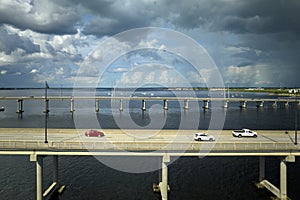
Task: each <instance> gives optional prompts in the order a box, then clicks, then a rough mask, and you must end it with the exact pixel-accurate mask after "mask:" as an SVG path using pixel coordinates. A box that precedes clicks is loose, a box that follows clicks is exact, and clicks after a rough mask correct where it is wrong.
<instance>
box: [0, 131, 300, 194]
mask: <svg viewBox="0 0 300 200" xmlns="http://www.w3.org/2000/svg"><path fill="white" fill-rule="evenodd" d="M84 131H85V130H79V129H78V130H77V129H48V143H44V129H39V128H36V129H32V128H28V129H18V128H8V129H7V128H0V148H1V151H0V154H1V155H28V156H29V157H30V161H32V162H35V163H36V199H37V200H42V199H44V198H45V197H46V196H47V195H48V194H50V193H51V191H53V190H54V189H55V188H57V187H58V186H59V180H58V173H59V172H58V156H75V155H76V156H77V155H79V156H91V155H93V156H134V157H145V156H146V157H147V156H155V157H161V158H162V166H161V170H162V177H161V180H159V183H158V184H154V187H153V190H155V191H159V192H160V193H161V197H162V199H163V200H166V199H168V191H169V190H170V188H169V186H168V163H169V162H170V159H171V157H178V156H198V157H199V156H200V157H201V156H256V157H258V158H259V179H258V184H257V186H258V187H264V188H267V189H268V190H270V191H271V192H272V193H273V194H274V195H275V196H276V197H277V198H279V199H288V197H287V166H286V163H287V162H295V157H296V156H300V147H299V145H295V141H294V131H291V130H289V131H281V130H258V131H257V132H258V137H257V138H235V137H233V136H232V135H231V131H229V130H120V129H107V130H103V132H104V133H105V136H104V137H99V138H98V137H86V136H85V135H84V134H83V133H84ZM196 132H206V133H208V134H211V135H214V136H215V138H216V140H215V141H213V142H198V141H194V140H193V136H194V134H195V133H196ZM45 156H52V157H53V183H52V184H51V185H50V186H49V187H48V188H47V189H46V190H45V192H43V185H42V183H43V181H42V180H43V174H42V173H43V158H44V157H45ZM267 156H276V157H281V162H280V187H279V188H277V187H276V186H274V185H273V184H272V183H270V182H269V181H268V180H266V179H265V170H266V169H265V157H267Z"/></svg>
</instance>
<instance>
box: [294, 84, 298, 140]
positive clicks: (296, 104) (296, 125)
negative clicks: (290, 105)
mask: <svg viewBox="0 0 300 200" xmlns="http://www.w3.org/2000/svg"><path fill="white" fill-rule="evenodd" d="M294 92H295V143H294V144H295V145H297V144H298V141H297V140H298V138H297V129H298V102H297V90H296V89H295V91H294Z"/></svg>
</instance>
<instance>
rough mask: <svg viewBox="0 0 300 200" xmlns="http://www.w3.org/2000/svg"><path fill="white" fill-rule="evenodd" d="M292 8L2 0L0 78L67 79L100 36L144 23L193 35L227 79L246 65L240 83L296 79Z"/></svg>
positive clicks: (298, 28) (217, 1) (298, 44)
mask: <svg viewBox="0 0 300 200" xmlns="http://www.w3.org/2000/svg"><path fill="white" fill-rule="evenodd" d="M299 9H300V1H298V0H289V1H282V0H251V1H248V0H189V1H181V0H162V1H157V0H133V1H129V0H128V1H122V0H117V1H112V0H106V1H80V0H53V1H50V0H39V1H36V0H26V1H11V0H2V1H1V4H0V36H1V37H0V56H1V58H0V71H2V72H3V73H1V75H0V81H1V82H6V84H5V85H9V84H10V83H9V79H7V78H4V77H5V76H7V75H9V74H15V73H18V71H23V70H24V69H28V68H30V69H38V70H37V73H35V74H30V75H27V76H25V75H24V77H25V78H28V77H31V79H30V80H32V81H35V82H36V83H37V84H39V83H40V82H42V78H43V79H45V78H47V74H49V72H51V73H50V74H52V77H51V80H53V81H56V82H59V80H60V79H62V78H64V79H65V80H66V81H70V82H69V84H70V85H72V81H73V80H74V78H75V77H74V76H75V74H76V70H77V69H78V68H79V66H80V63H81V62H82V61H83V60H84V57H85V56H87V55H88V54H89V52H90V51H91V50H92V49H93V48H95V46H96V45H97V44H99V43H100V42H101V40H103V39H105V38H107V37H109V36H113V35H115V34H117V33H120V32H122V31H126V30H129V29H134V28H140V27H149V26H151V27H162V28H170V29H174V30H176V31H179V32H182V33H184V34H186V35H188V36H190V37H192V38H193V39H194V40H195V41H197V42H198V43H199V44H200V45H202V46H203V47H204V48H206V49H207V51H208V53H210V54H211V57H212V59H213V60H214V61H215V62H216V63H217V65H218V67H219V68H220V71H221V72H222V74H223V78H224V82H225V83H226V84H230V85H232V86H239V85H238V83H239V80H240V79H241V76H243V75H245V74H247V73H248V74H249V73H250V72H251V73H250V74H252V75H251V77H248V78H247V79H245V80H244V81H243V85H244V86H279V85H284V86H295V85H299V84H300V81H299V80H298V76H297V74H299V73H300V69H299V66H298V65H299V63H300V58H299V55H300V37H299V36H300V21H299V20H298V19H299V18H300V12H299ZM139 39H141V38H137V40H139ZM139 42H140V41H139ZM49 63H51V66H49ZM66 63H67V64H66ZM13 66H14V67H13ZM46 66H49V67H46ZM119 68H120V69H121V68H122V69H125V68H124V66H120V67H119ZM239 68H244V69H243V70H241V69H240V70H239ZM28 70H29V69H28ZM28 70H27V71H28ZM287 71H288V72H287ZM125 72H126V73H127V76H128V72H127V70H124V73H125ZM187 73H188V72H187ZM21 74H25V71H24V72H22V73H21ZM18 75H20V73H18ZM32 76H33V77H34V78H32ZM201 81H202V80H201ZM28 82H29V81H28ZM199 82H200V81H199ZM26 83H27V82H26ZM32 84H34V82H32Z"/></svg>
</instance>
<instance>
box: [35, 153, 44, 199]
mask: <svg viewBox="0 0 300 200" xmlns="http://www.w3.org/2000/svg"><path fill="white" fill-rule="evenodd" d="M35 163H36V200H43V157H42V156H37V157H36V161H35Z"/></svg>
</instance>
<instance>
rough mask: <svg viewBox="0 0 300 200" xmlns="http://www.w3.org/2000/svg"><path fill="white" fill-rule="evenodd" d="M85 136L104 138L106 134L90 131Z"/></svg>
mask: <svg viewBox="0 0 300 200" xmlns="http://www.w3.org/2000/svg"><path fill="white" fill-rule="evenodd" d="M84 135H85V136H87V137H103V136H104V133H103V132H101V131H97V130H89V131H86V132H85V133H84Z"/></svg>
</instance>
